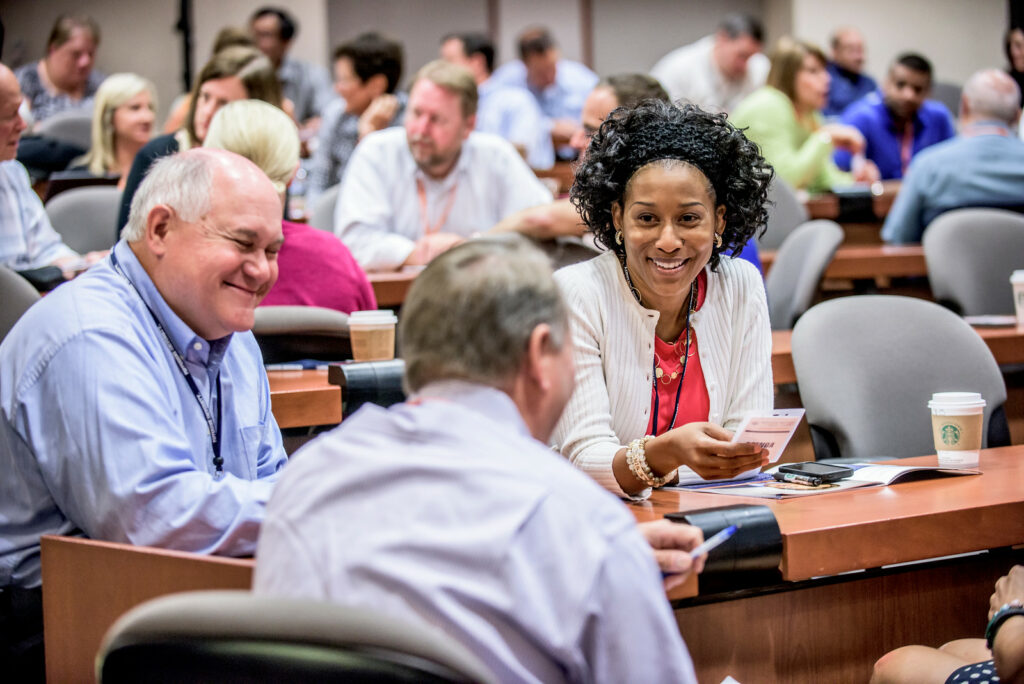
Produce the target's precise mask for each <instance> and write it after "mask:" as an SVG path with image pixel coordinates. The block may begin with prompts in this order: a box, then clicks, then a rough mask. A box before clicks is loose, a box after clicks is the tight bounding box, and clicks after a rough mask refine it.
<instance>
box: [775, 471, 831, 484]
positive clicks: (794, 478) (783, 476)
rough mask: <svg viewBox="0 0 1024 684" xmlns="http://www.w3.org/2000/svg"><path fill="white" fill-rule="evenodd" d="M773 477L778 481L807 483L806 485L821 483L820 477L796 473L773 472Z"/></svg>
mask: <svg viewBox="0 0 1024 684" xmlns="http://www.w3.org/2000/svg"><path fill="white" fill-rule="evenodd" d="M775 479H776V480H778V481H779V482H793V483H795V484H802V485H807V486H808V487H817V486H818V485H820V484H821V483H822V479H821V478H820V477H810V476H808V475H797V474H795V473H775Z"/></svg>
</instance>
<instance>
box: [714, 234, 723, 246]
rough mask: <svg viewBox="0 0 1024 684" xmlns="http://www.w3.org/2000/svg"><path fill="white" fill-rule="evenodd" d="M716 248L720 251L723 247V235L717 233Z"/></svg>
mask: <svg viewBox="0 0 1024 684" xmlns="http://www.w3.org/2000/svg"><path fill="white" fill-rule="evenodd" d="M715 247H718V248H719V249H721V247H722V235H721V234H720V233H715Z"/></svg>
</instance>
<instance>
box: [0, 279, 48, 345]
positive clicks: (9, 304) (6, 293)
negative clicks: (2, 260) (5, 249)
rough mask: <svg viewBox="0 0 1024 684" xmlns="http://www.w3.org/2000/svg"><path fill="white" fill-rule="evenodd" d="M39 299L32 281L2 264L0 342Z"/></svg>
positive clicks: (0, 280) (0, 281)
mask: <svg viewBox="0 0 1024 684" xmlns="http://www.w3.org/2000/svg"><path fill="white" fill-rule="evenodd" d="M37 301H39V293H38V292H36V288H34V287H32V285H31V283H29V282H28V281H27V280H25V279H24V278H22V277H21V276H20V275H18V274H17V273H15V272H14V271H12V270H11V269H9V268H7V267H6V266H0V342H3V339H4V338H5V337H7V333H9V332H10V331H11V328H13V327H14V324H15V323H17V322H18V319H19V318H21V315H22V314H23V313H25V312H26V311H28V308H29V307H30V306H32V305H33V304H35V303H36V302H37Z"/></svg>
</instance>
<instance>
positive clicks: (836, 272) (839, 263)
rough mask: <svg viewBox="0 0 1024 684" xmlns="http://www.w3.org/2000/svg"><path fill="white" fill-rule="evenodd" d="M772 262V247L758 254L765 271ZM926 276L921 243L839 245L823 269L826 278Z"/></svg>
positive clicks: (926, 271) (857, 278)
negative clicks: (826, 266)
mask: <svg viewBox="0 0 1024 684" xmlns="http://www.w3.org/2000/svg"><path fill="white" fill-rule="evenodd" d="M774 263H775V250H769V251H765V252H762V253H761V264H762V265H763V266H764V272H765V273H768V271H769V269H771V267H772V265H773V264H774ZM927 275H928V265H927V264H926V263H925V259H924V248H923V247H921V245H850V246H846V247H840V248H839V249H837V250H836V253H835V256H834V257H832V261H831V263H829V265H828V268H827V269H826V270H825V277H826V278H835V279H848V280H861V279H872V278H878V277H884V278H908V277H919V276H927Z"/></svg>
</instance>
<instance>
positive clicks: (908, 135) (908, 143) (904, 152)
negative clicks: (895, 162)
mask: <svg viewBox="0 0 1024 684" xmlns="http://www.w3.org/2000/svg"><path fill="white" fill-rule="evenodd" d="M913 155H914V124H913V123H911V122H909V121H908V122H907V125H906V127H905V128H904V129H903V144H902V145H900V164H901V167H902V169H903V173H906V172H907V167H908V166H910V158H911V157H912V156H913Z"/></svg>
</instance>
